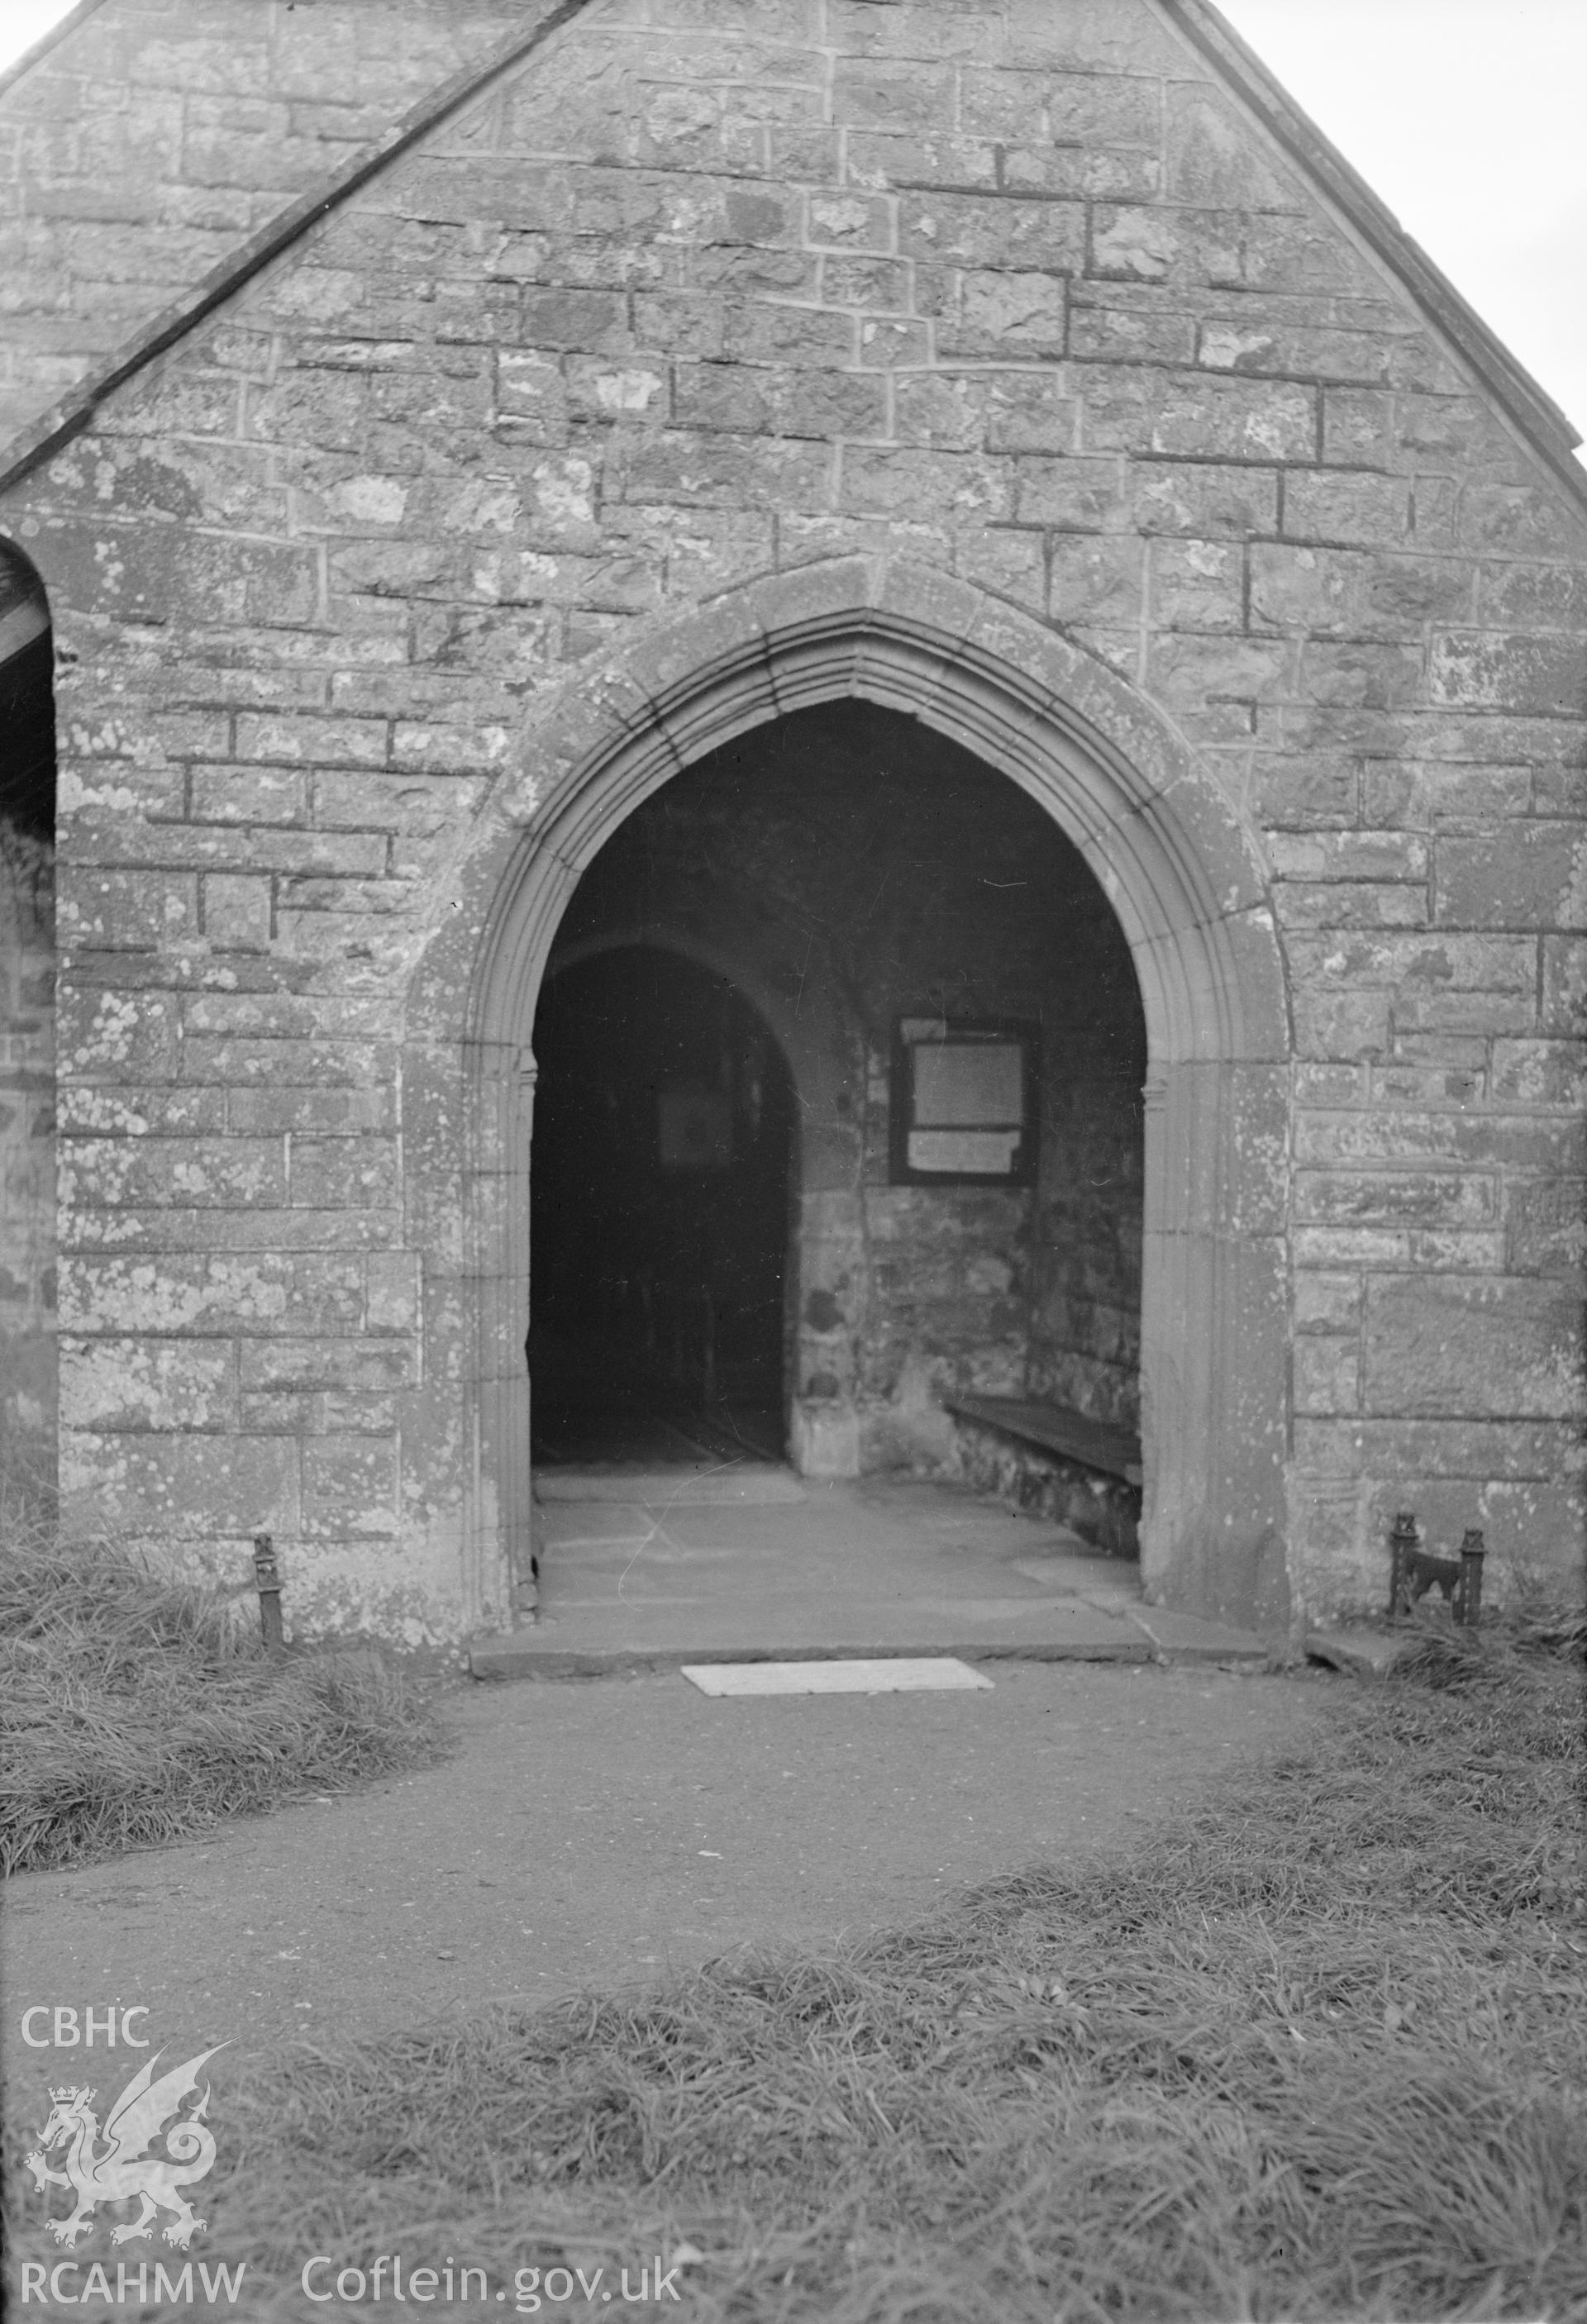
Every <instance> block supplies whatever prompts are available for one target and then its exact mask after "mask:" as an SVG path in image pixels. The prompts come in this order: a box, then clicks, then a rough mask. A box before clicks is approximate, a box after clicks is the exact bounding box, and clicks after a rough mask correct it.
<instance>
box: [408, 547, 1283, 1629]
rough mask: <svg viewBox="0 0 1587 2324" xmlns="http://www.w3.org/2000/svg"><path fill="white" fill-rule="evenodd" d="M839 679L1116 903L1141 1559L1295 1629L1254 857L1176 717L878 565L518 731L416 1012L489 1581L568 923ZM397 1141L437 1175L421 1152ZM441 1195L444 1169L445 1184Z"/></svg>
mask: <svg viewBox="0 0 1587 2324" xmlns="http://www.w3.org/2000/svg"><path fill="white" fill-rule="evenodd" d="M844 696H852V697H855V698H860V699H864V700H866V701H870V702H873V703H877V704H881V705H885V706H887V707H890V708H892V709H895V710H900V711H902V712H904V713H906V714H907V715H910V716H913V717H915V718H918V719H921V720H923V721H924V722H925V723H927V724H929V725H931V726H933V727H936V728H937V729H938V730H940V731H941V732H942V733H945V734H946V735H948V736H949V737H951V739H953V740H954V741H955V742H959V743H961V744H962V745H963V746H964V748H966V749H967V750H970V751H972V752H974V753H975V754H976V755H977V756H978V757H980V758H981V759H983V761H986V762H987V763H988V764H989V765H990V766H992V767H993V768H995V769H997V770H1000V771H1001V772H1002V773H1003V774H1005V775H1007V776H1008V777H1010V779H1011V780H1013V781H1014V782H1016V783H1018V784H1019V785H1020V787H1021V788H1023V789H1024V790H1026V791H1027V792H1028V793H1029V795H1030V796H1031V797H1032V798H1035V799H1036V800H1037V801H1038V803H1039V804H1040V805H1041V806H1042V807H1045V808H1046V809H1047V812H1048V813H1049V814H1051V815H1052V816H1053V817H1054V819H1055V820H1056V822H1057V823H1058V825H1060V827H1061V828H1062V829H1063V830H1064V832H1065V833H1066V835H1067V836H1068V837H1069V838H1070V840H1071V841H1072V842H1073V843H1074V844H1075V846H1076V847H1077V848H1078V849H1079V851H1080V853H1082V854H1083V856H1084V859H1085V861H1086V862H1087V863H1088V865H1089V866H1090V868H1091V870H1092V871H1093V873H1094V874H1095V876H1096V878H1097V880H1098V881H1099V882H1100V884H1101V885H1102V887H1103V891H1104V893H1105V894H1106V895H1107V896H1108V898H1109V899H1110V901H1111V903H1112V907H1113V909H1114V911H1115V912H1116V914H1117V916H1118V918H1119V920H1120V923H1121V927H1122V928H1123V931H1124V934H1125V936H1126V938H1127V940H1128V942H1129V945H1130V951H1131V954H1132V956H1133V959H1134V962H1135V966H1136V972H1137V975H1138V977H1139V980H1140V991H1141V997H1142V1001H1143V1004H1144V1010H1145V1017H1146V1024H1147V1035H1148V1051H1149V1078H1148V1084H1147V1093H1146V1094H1147V1106H1146V1218H1145V1249H1144V1254H1143V1259H1144V1266H1143V1291H1142V1317H1141V1323H1142V1342H1141V1348H1142V1352H1141V1373H1142V1407H1143V1423H1142V1425H1143V1438H1144V1452H1145V1465H1146V1490H1145V1507H1144V1511H1143V1519H1142V1526H1141V1541H1142V1570H1143V1577H1144V1579H1145V1582H1146V1584H1147V1588H1148V1591H1149V1595H1151V1596H1152V1597H1154V1598H1156V1599H1158V1600H1162V1601H1166V1602H1167V1603H1170V1604H1175V1605H1178V1606H1182V1607H1185V1608H1186V1609H1192V1610H1195V1611H1199V1612H1202V1613H1205V1614H1210V1615H1219V1614H1222V1615H1224V1616H1228V1617H1232V1618H1241V1619H1243V1620H1246V1621H1250V1620H1259V1621H1261V1622H1262V1623H1264V1625H1265V1626H1266V1627H1269V1628H1281V1627H1282V1626H1283V1624H1284V1622H1285V1620H1286V1619H1287V1587H1286V1583H1285V1576H1284V1544H1285V1537H1286V1508H1285V1480H1286V1459H1287V1444H1288V1435H1289V1374H1288V1355H1287V1239H1286V1221H1287V1097H1288V1060H1289V1056H1290V1034H1289V1022H1288V1010H1287V994H1286V984H1285V975H1284V968H1283V962H1282V956H1281V953H1280V949H1279V946H1278V938H1277V935H1276V931H1275V927H1274V922H1273V918H1272V913H1271V910H1270V908H1269V900H1268V896H1267V892H1266V884H1265V876H1264V870H1263V865H1262V861H1261V856H1260V852H1259V847H1258V845H1257V844H1256V841H1255V839H1254V836H1253V835H1251V833H1250V831H1249V830H1248V829H1247V828H1246V827H1245V825H1243V824H1242V823H1241V819H1240V817H1239V816H1238V815H1237V814H1236V812H1235V810H1234V808H1233V807H1232V804H1231V803H1230V801H1229V800H1228V798H1226V796H1225V795H1224V794H1223V792H1222V791H1221V790H1220V788H1219V787H1218V786H1217V784H1216V783H1215V781H1214V780H1213V779H1212V778H1211V777H1210V776H1209V775H1208V774H1207V773H1206V772H1205V771H1204V770H1203V769H1202V768H1201V767H1200V766H1199V765H1198V763H1197V761H1196V759H1195V754H1194V752H1192V750H1191V748H1190V747H1189V745H1188V744H1187V743H1186V741H1185V740H1184V738H1183V737H1182V736H1181V735H1180V734H1179V733H1177V732H1176V729H1175V728H1174V727H1173V726H1172V724H1170V722H1169V721H1168V720H1167V718H1166V717H1165V716H1164V715H1163V714H1162V713H1161V712H1160V711H1159V710H1158V708H1157V707H1156V705H1153V704H1151V703H1150V702H1149V701H1148V700H1147V699H1146V698H1145V697H1144V696H1141V694H1140V692H1139V691H1138V690H1137V689H1135V688H1134V687H1130V685H1128V684H1127V683H1126V682H1125V681H1124V680H1123V679H1122V678H1120V677H1119V676H1117V674H1116V673H1114V672H1112V671H1111V670H1109V669H1105V668H1104V667H1103V665H1102V664H1100V663H1099V662H1098V661H1096V660H1095V659H1093V657H1092V656H1090V655H1088V654H1086V653H1084V651H1082V650H1080V649H1078V648H1076V647H1075V646H1074V645H1072V644H1070V643H1069V642H1068V641H1066V640H1064V639H1062V638H1059V637H1057V636H1056V635H1055V634H1054V633H1053V632H1051V631H1050V630H1047V629H1046V628H1045V627H1043V626H1042V624H1040V623H1039V622H1037V621H1035V620H1034V619H1032V618H1031V617H1029V615H1026V614H1023V613H1020V612H1018V611H1017V610H1015V609H1013V608H1010V607H1009V606H1008V605H1006V604H1002V603H1001V602H1000V601H998V600H996V599H993V598H992V597H990V596H988V595H985V594H984V593H983V592H981V591H979V590H977V589H975V588H973V587H972V586H969V585H967V584H964V583H963V582H959V581H956V580H953V579H950V578H947V577H946V576H940V575H937V574H933V573H930V572H928V571H923V570H921V569H919V568H918V567H912V566H910V565H909V564H907V563H903V562H899V561H888V560H872V559H866V558H846V559H835V560H832V561H830V562H827V563H824V564H820V565H814V566H810V567H802V568H800V569H799V570H798V571H796V572H794V573H792V574H789V575H780V576H769V577H768V578H766V579H764V580H762V581H760V582H758V583H753V584H750V585H747V586H743V587H742V588H740V589H738V590H735V591H734V592H733V593H731V594H730V595H726V596H724V597H723V598H720V599H717V600H715V601H713V602H712V603H709V604H705V605H703V606H700V607H698V608H697V609H695V610H694V611H692V612H690V613H687V614H684V615H682V616H680V617H679V618H678V620H676V621H675V622H671V623H669V624H666V625H664V626H661V627H659V628H655V629H652V630H651V631H650V632H649V634H648V635H647V636H646V637H645V638H644V639H642V640H641V641H640V642H639V643H638V644H637V645H636V646H635V647H634V648H633V649H632V650H628V651H624V652H621V653H614V654H613V655H611V656H610V657H608V658H607V659H605V660H604V662H603V663H601V664H599V665H597V666H595V668H593V669H586V671H585V672H583V673H582V674H581V675H580V677H579V678H577V680H576V681H574V682H573V683H571V684H570V685H569V686H568V687H566V688H565V689H563V690H561V691H560V692H559V693H558V696H556V697H555V698H554V699H553V700H552V701H550V702H549V703H548V704H547V705H545V706H544V708H542V709H541V710H540V713H539V714H538V715H535V716H534V717H533V718H532V719H531V723H530V724H529V726H528V727H527V728H526V731H525V734H524V737H523V746H522V755H521V770H520V772H519V774H518V776H517V777H516V779H515V780H514V781H513V782H512V784H510V785H508V786H506V787H505V788H504V789H503V795H502V797H501V798H499V799H498V801H497V802H496V803H495V804H494V807H493V809H492V810H491V812H490V814H489V816H488V818H486V819H485V820H484V821H483V822H482V825H481V826H480V827H479V830H478V833H477V835H476V838H475V844H474V845H473V847H472V848H471V850H470V852H469V855H468V857H467V860H466V862H460V863H459V865H458V876H457V882H456V885H455V887H454V890H453V891H452V893H451V894H450V896H449V897H448V898H447V899H444V902H445V906H446V908H445V909H443V910H441V911H440V912H439V914H438V919H439V921H440V922H441V923H442V925H439V926H438V931H437V936H436V938H435V940H434V941H433V942H432V944H431V945H430V946H429V949H428V952H427V954H426V957H425V959H424V961H423V963H422V964H421V966H420V972H419V973H418V976H417V977H416V979H415V982H414V985H413V987H412V989H411V1017H410V1026H411V1034H412V1037H413V1042H412V1054H414V1055H415V1057H416V1060H417V1059H418V1058H420V1057H422V1056H424V1055H427V1054H428V1056H429V1057H430V1058H431V1059H432V1060H433V1061H436V1062H438V1061H439V1057H440V1055H441V1053H442V1052H443V1051H446V1050H449V1051H450V1054H451V1056H453V1057H456V1056H457V1047H456V1044H457V1027H458V1022H459V1019H460V1018H461V1019H463V1020H464V1022H465V1024H466V1065H465V1072H464V1077H463V1078H464V1084H466V1087H460V1088H459V1089H458V1090H457V1097H458V1098H459V1100H461V1101H463V1102H464V1106H465V1111H466V1116H467V1128H468V1138H467V1152H466V1156H465V1155H464V1154H462V1153H459V1152H457V1150H456V1148H453V1152H452V1158H451V1161H450V1166H449V1169H447V1163H446V1161H445V1159H444V1157H443V1156H442V1155H441V1154H440V1153H439V1152H437V1154H436V1155H435V1156H434V1157H431V1165H430V1167H432V1168H433V1167H441V1168H442V1169H447V1187H448V1189H449V1196H450V1203H449V1207H450V1208H451V1210H452V1212H453V1214H454V1216H456V1215H457V1187H458V1185H459V1179H460V1178H461V1183H462V1185H463V1190H464V1201H463V1203H462V1211H461V1219H462V1225H463V1229H464V1232H463V1234H462V1236H461V1238H460V1240H459V1241H458V1243H457V1259H458V1260H459V1262H460V1279H459V1283H458V1286H457V1287H458V1289H459V1291H460V1292H461V1293H462V1295H463V1305H464V1306H465V1307H466V1310H467V1314H468V1316H469V1317H470V1318H471V1319H472V1321H471V1323H470V1324H469V1325H468V1326H467V1327H466V1329H465V1330H464V1336H465V1337H466V1338H468V1339H471V1340H472V1342H473V1352H472V1356H471V1358H468V1359H466V1360H465V1363H464V1369H465V1372H466V1382H465V1385H466V1389H467V1396H468V1415H467V1427H468V1433H469V1462H468V1467H469V1471H470V1475H471V1478H472V1488H471V1498H472V1503H473V1507H472V1510H471V1513H470V1522H469V1524H468V1527H467V1533H468V1538H469V1541H470V1544H471V1545H472V1556H473V1561H474V1572H475V1582H476V1586H480V1587H481V1588H482V1602H489V1601H490V1600H494V1598H495V1596H496V1591H494V1589H492V1588H491V1587H490V1586H489V1580H490V1575H491V1573H492V1572H493V1570H495V1571H499V1570H500V1562H501V1560H502V1559H503V1557H504V1556H506V1557H511V1556H512V1555H514V1554H516V1555H518V1556H520V1557H521V1556H522V1555H523V1554H524V1550H525V1545H526V1544H527V1538H528V1529H529V1524H530V1516H531V1480H530V1475H529V1409H528V1384H527V1380H526V1378H525V1376H524V1368H523V1362H522V1353H521V1351H522V1344H523V1333H524V1328H525V1322H526V1319H527V1315H528V1308H529V1283H528V1244H529V1231H528V1222H529V1194H530V1188H529V1161H530V1133H531V1112H532V1091H533V1070H534V1069H533V1060H532V1056H531V1049H530V1040H531V1029H532V1025H533V1018H534V1007H535V1001H536V997H537V994H538V991H539V987H540V978H541V976H542V974H543V972H544V968H545V964H546V960H547V956H548V954H549V949H550V945H551V942H552V940H553V937H554V936H555V934H556V929H557V926H558V921H559V920H560V918H561V915H562V913H563V911H564V909H565V908H566V906H567V902H568V900H569V899H570V897H571V895H572V892H573V890H574V888H575V886H576V885H577V881H578V880H579V879H580V878H581V877H582V875H583V873H584V871H585V870H586V868H587V867H588V865H589V864H590V862H592V861H593V860H594V858H595V855H596V853H598V852H599V850H600V849H601V847H602V846H603V845H604V844H605V842H606V840H607V839H608V838H610V837H611V835H613V833H614V831H615V830H616V829H617V828H618V826H619V825H621V824H622V823H623V821H624V820H625V818H626V817H627V816H629V815H630V814H631V813H632V811H633V810H634V808H635V807H638V806H640V805H641V802H642V801H643V800H644V799H645V798H648V797H650V794H651V793H652V792H654V791H655V790H657V789H658V788H660V786H661V785H662V784H663V783H665V782H667V781H668V780H669V779H670V778H671V777H672V776H673V775H675V774H677V773H678V772H679V771H680V770H682V769H683V768H685V767H686V766H687V765H689V764H691V763H692V762H693V761H696V760H697V759H699V758H701V757H702V756H704V755H705V754H706V752H709V751H712V750H715V749H717V748H719V747H720V746H721V745H722V744H724V742H729V741H731V740H732V739H733V738H734V736H735V735H738V734H742V733H744V732H745V731H747V730H748V729H750V728H752V727H754V726H757V725H760V724H763V723H765V722H767V721H769V720H771V719H775V718H779V717H782V716H784V715H787V714H789V712H791V711H794V710H798V709H800V708H803V707H805V706H806V705H810V704H813V703H817V702H827V701H831V700H834V699H836V698H842V697H844ZM447 921H449V926H448V925H445V923H447ZM450 1142H451V1141H449V1140H443V1141H441V1143H442V1144H443V1145H450ZM410 1160H411V1163H414V1164H417V1165H418V1167H419V1168H420V1174H421V1175H422V1172H423V1170H424V1168H425V1167H426V1163H425V1157H423V1156H422V1155H421V1154H420V1153H419V1152H417V1151H416V1150H415V1149H414V1148H412V1147H411V1148H410ZM444 1200H445V1196H444V1194H443V1189H442V1186H441V1185H440V1184H439V1183H436V1182H432V1189H431V1194H430V1201H431V1202H432V1203H439V1202H442V1201H444ZM418 1203H419V1208H420V1212H421V1213H422V1212H423V1209H424V1205H425V1196H424V1194H423V1191H422V1188H420V1189H419V1190H418ZM453 1323H454V1326H455V1327H458V1326H461V1324H462V1317H461V1316H460V1314H458V1313H457V1310H456V1309H454V1311H453ZM456 1337H457V1329H456V1328H455V1330H454V1338H456ZM457 1352H458V1353H460V1352H461V1351H460V1350H458V1351H457Z"/></svg>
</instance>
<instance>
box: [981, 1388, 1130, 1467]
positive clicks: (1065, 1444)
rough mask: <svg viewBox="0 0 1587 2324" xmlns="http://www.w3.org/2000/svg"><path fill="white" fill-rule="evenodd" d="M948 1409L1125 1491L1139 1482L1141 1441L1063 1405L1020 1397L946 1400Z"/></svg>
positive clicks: (1102, 1421)
mask: <svg viewBox="0 0 1587 2324" xmlns="http://www.w3.org/2000/svg"><path fill="white" fill-rule="evenodd" d="M943 1404H944V1406H946V1409H947V1410H948V1411H949V1412H952V1413H955V1414H956V1415H957V1416H958V1417H959V1418H960V1419H961V1420H974V1421H979V1422H980V1424H981V1425H982V1426H983V1427H984V1428H1001V1430H1002V1431H1003V1433H1004V1434H1006V1435H1009V1436H1018V1437H1022V1438H1023V1439H1024V1441H1025V1443H1028V1444H1038V1445H1040V1447H1041V1448H1042V1450H1043V1451H1044V1452H1056V1453H1057V1454H1058V1456H1059V1458H1060V1459H1062V1460H1065V1461H1075V1462H1079V1464H1080V1465H1081V1467H1082V1468H1085V1469H1094V1470H1096V1471H1099V1472H1100V1473H1101V1474H1102V1475H1103V1476H1105V1477H1117V1478H1120V1479H1121V1480H1122V1481H1123V1483H1125V1484H1126V1485H1134V1486H1136V1487H1139V1486H1140V1483H1141V1481H1142V1470H1141V1465H1140V1437H1139V1436H1135V1435H1132V1434H1130V1430H1129V1429H1128V1428H1116V1427H1114V1426H1113V1425H1112V1423H1110V1422H1108V1421H1105V1420H1091V1419H1088V1418H1087V1416H1085V1414H1084V1413H1083V1412H1075V1411H1072V1410H1071V1409H1070V1407H1069V1406H1067V1405H1066V1404H1043V1403H1040V1402H1038V1401H1034V1400H1031V1399H1028V1398H1026V1397H1019V1396H945V1397H944V1398H943Z"/></svg>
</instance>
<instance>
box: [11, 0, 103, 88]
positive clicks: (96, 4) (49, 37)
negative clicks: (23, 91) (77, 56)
mask: <svg viewBox="0 0 1587 2324" xmlns="http://www.w3.org/2000/svg"><path fill="white" fill-rule="evenodd" d="M104 5H105V0H78V5H77V6H76V7H75V8H69V9H68V10H67V12H66V14H65V15H64V16H62V17H60V18H59V19H58V20H57V22H56V23H53V24H51V26H50V29H49V31H48V32H41V33H40V34H39V37H38V39H37V40H36V41H35V42H33V44H32V48H29V49H24V50H23V52H22V54H21V56H20V57H13V58H12V60H11V62H10V63H9V64H8V65H6V66H5V68H4V69H0V97H4V96H5V92H6V90H7V89H8V88H14V87H15V85H16V83H17V82H18V81H19V80H20V79H21V78H22V77H23V73H28V72H32V69H33V67H34V66H35V65H37V64H42V62H43V60H44V59H45V58H46V57H47V56H48V55H49V53H50V51H51V49H52V48H54V47H56V46H57V45H58V43H59V42H61V41H64V40H65V38H66V36H67V34H68V33H69V32H76V30H77V28H78V25H79V24H80V23H82V22H83V19H84V18H85V17H86V16H92V15H93V14H95V13H96V12H97V10H98V9H100V8H103V6H104Z"/></svg>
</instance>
